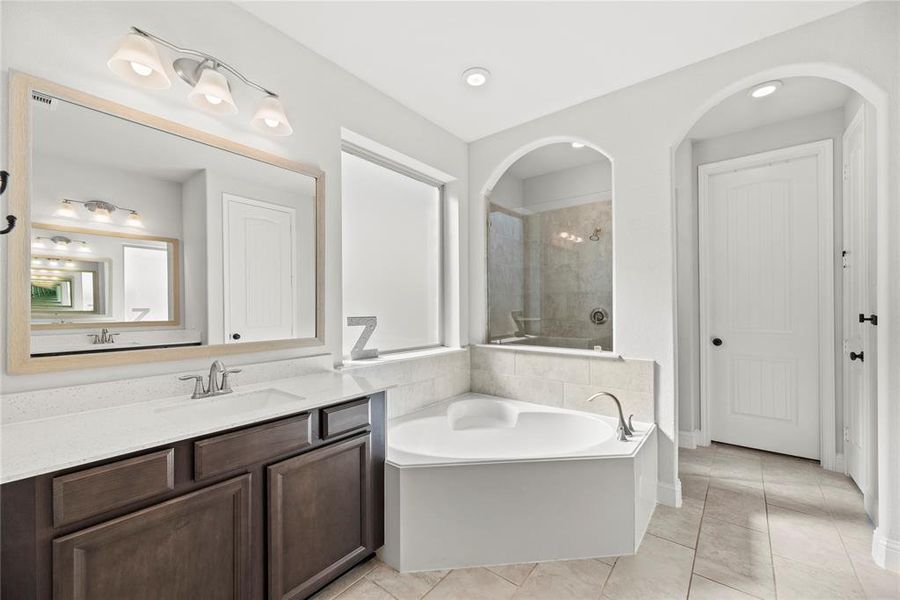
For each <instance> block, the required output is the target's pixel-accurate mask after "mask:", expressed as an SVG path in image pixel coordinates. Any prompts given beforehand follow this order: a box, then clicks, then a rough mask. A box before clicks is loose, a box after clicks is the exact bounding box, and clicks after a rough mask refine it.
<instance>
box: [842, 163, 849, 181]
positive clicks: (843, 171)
mask: <svg viewBox="0 0 900 600" xmlns="http://www.w3.org/2000/svg"><path fill="white" fill-rule="evenodd" d="M841 172H842V174H843V177H844V181H847V179H849V178H850V165H844V168H843V170H842V171H841Z"/></svg>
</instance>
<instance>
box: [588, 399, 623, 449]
mask: <svg viewBox="0 0 900 600" xmlns="http://www.w3.org/2000/svg"><path fill="white" fill-rule="evenodd" d="M601 396H608V397H610V398H612V399H613V402H615V403H616V409H618V411H619V427H618V429H617V432H618V434H619V441H620V442H625V441H627V440H628V438H629V437H631V436H633V435H634V431H633V430H632V428H631V417H629V418H628V422H627V423H626V422H625V415H624V414H622V403H621V402H619V399H618V398H616V397H615V396H614V395H613V394H610V393H609V392H598V393H596V394H594V395H593V396H591V397H590V398H588V399H587V401H588V402H593V401H594V400H595V399H597V398H600V397H601ZM631 416H632V417H633V416H634V415H631Z"/></svg>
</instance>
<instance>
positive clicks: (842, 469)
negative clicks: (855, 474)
mask: <svg viewBox="0 0 900 600" xmlns="http://www.w3.org/2000/svg"><path fill="white" fill-rule="evenodd" d="M832 466H833V467H834V468H833V469H831V470H832V471H837V472H838V473H843V474H844V475H846V474H847V466H846V464H844V455H843V454H835V455H834V465H832Z"/></svg>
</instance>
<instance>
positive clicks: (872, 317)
mask: <svg viewBox="0 0 900 600" xmlns="http://www.w3.org/2000/svg"><path fill="white" fill-rule="evenodd" d="M866 321H868V322H869V323H871V324H872V325H875V326H877V325H878V315H869V316H868V317H867V316H866V315H864V314H862V313H859V322H860V323H865V322H866Z"/></svg>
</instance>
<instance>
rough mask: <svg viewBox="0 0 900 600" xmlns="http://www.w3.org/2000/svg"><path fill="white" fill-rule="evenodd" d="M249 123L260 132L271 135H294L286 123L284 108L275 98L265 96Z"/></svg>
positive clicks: (289, 125)
mask: <svg viewBox="0 0 900 600" xmlns="http://www.w3.org/2000/svg"><path fill="white" fill-rule="evenodd" d="M250 123H251V124H252V125H253V126H254V127H256V128H257V129H259V130H260V131H264V132H266V133H271V134H272V135H291V134H292V133H294V128H293V127H291V124H290V123H289V122H288V119H287V115H286V114H284V107H283V106H282V105H281V100H279V99H278V97H277V96H266V97H265V98H263V101H262V102H261V103H260V105H259V108H258V109H256V114H255V115H253V119H252V120H251V121H250Z"/></svg>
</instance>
